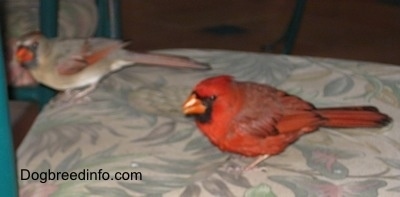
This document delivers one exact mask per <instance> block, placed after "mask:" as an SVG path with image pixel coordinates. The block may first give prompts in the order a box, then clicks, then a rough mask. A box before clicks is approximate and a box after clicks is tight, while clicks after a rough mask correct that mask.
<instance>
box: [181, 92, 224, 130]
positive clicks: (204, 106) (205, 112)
mask: <svg viewBox="0 0 400 197" xmlns="http://www.w3.org/2000/svg"><path fill="white" fill-rule="evenodd" d="M216 99H217V97H216V96H210V97H203V96H200V95H199V94H197V93H196V92H193V93H192V94H191V96H190V97H189V99H188V101H186V102H185V103H190V102H192V103H193V105H192V106H190V107H191V108H193V109H194V110H192V112H191V110H189V111H188V112H187V113H185V114H186V115H187V116H193V117H194V118H195V119H196V120H197V121H198V122H200V123H209V122H210V121H211V118H212V117H211V113H212V108H213V104H214V101H215V100H216ZM199 108H201V111H199V110H198V109H199Z"/></svg>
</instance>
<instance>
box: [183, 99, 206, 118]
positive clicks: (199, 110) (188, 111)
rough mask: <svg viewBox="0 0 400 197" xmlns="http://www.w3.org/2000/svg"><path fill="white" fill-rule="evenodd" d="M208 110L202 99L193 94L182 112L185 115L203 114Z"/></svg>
mask: <svg viewBox="0 0 400 197" xmlns="http://www.w3.org/2000/svg"><path fill="white" fill-rule="evenodd" d="M206 109H207V108H206V106H204V104H203V103H202V102H201V100H200V99H198V98H196V95H195V94H191V95H190V96H189V98H188V99H186V101H185V102H184V103H183V106H182V112H183V113H184V114H185V115H195V114H203V113H204V112H205V111H206Z"/></svg>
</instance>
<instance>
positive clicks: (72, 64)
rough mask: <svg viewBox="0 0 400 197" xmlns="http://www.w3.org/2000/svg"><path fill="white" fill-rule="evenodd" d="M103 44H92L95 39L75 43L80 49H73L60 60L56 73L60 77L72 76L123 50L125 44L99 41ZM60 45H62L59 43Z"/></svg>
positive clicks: (106, 40)
mask: <svg viewBox="0 0 400 197" xmlns="http://www.w3.org/2000/svg"><path fill="white" fill-rule="evenodd" d="M100 40H104V41H105V42H101V43H100V44H99V42H94V41H97V39H86V40H84V41H83V42H82V41H81V42H80V43H79V42H75V43H76V44H79V45H80V47H78V48H76V47H72V48H75V50H76V51H72V52H71V53H70V54H69V55H67V56H66V57H64V58H61V59H60V61H59V62H58V64H57V72H58V73H59V74H60V75H73V74H76V73H78V72H80V71H82V70H83V69H85V68H86V67H89V66H91V65H94V64H95V63H97V62H99V61H101V60H103V59H104V58H106V57H107V56H108V55H109V54H110V53H112V52H114V51H116V50H119V49H121V48H123V47H124V46H125V45H126V43H121V42H116V41H112V40H111V41H109V40H108V39H100ZM60 44H62V43H60Z"/></svg>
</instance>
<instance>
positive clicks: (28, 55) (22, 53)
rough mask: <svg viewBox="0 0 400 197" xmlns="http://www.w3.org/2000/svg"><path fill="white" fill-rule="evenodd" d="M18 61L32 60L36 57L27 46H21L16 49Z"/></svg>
mask: <svg viewBox="0 0 400 197" xmlns="http://www.w3.org/2000/svg"><path fill="white" fill-rule="evenodd" d="M16 58H17V61H18V62H20V63H24V62H30V61H32V59H33V58H34V55H33V53H32V51H30V50H29V49H27V48H26V47H19V48H18V49H17V51H16Z"/></svg>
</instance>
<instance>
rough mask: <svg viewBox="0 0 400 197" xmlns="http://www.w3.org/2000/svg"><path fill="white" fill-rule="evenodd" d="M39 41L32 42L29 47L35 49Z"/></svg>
mask: <svg viewBox="0 0 400 197" xmlns="http://www.w3.org/2000/svg"><path fill="white" fill-rule="evenodd" d="M38 45H39V43H38V42H36V41H35V42H33V43H32V45H31V48H33V49H36V48H37V47H38Z"/></svg>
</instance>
